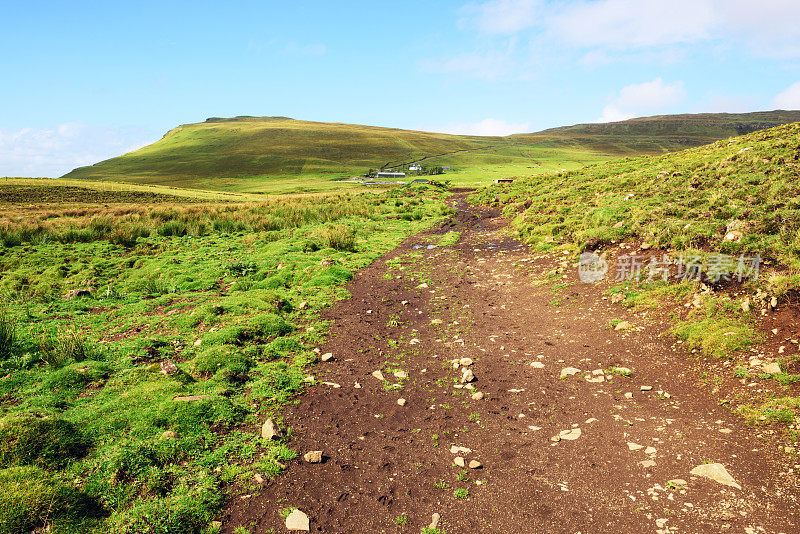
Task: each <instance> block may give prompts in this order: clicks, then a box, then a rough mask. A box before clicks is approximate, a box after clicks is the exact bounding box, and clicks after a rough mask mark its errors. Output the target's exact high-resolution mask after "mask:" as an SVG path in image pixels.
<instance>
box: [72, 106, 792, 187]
mask: <svg viewBox="0 0 800 534" xmlns="http://www.w3.org/2000/svg"><path fill="white" fill-rule="evenodd" d="M791 120H800V112H765V113H754V114H743V115H680V116H674V117H672V116H666V117H650V118H644V119H633V120H630V121H624V122H620V123H612V124H598V125H577V126H571V127H566V128H557V129H553V130H546V131H544V132H540V133H537V134H524V135H513V136H508V137H474V136H460V135H449V134H439V133H429V132H419V131H410V130H399V129H392V128H380V127H373V126H360V125H352V124H337V123H321V122H309V121H299V120H293V119H289V118H285V117H235V118H231V119H223V118H211V119H208V120H207V121H206V122H203V123H197V124H187V125H183V126H179V127H177V128H175V129H173V130H171V131H169V132H168V133H167V134H166V135H165V136H164V137H163V138H162V139H161V140H159V141H158V142H156V143H153V144H151V145H149V146H146V147H144V148H142V149H140V150H137V151H135V152H131V153H129V154H125V155H122V156H119V157H116V158H112V159H109V160H106V161H102V162H99V163H97V164H95V165H92V166H88V167H80V168H77V169H75V170H73V171H72V172H70V173H68V174H67V175H66V177H68V178H80V179H99V180H116V181H130V182H139V183H158V184H165V185H175V186H184V187H202V188H206V189H239V190H261V191H264V190H270V188H271V187H274V185H275V184H279V185H283V186H286V187H289V188H299V187H303V186H304V185H305V186H308V185H309V184H314V183H317V184H319V183H321V182H330V181H331V180H337V179H340V178H342V177H346V176H350V175H353V174H362V173H364V172H365V171H366V170H367V169H368V168H370V167H384V166H399V165H403V164H408V163H411V162H417V161H422V162H424V163H428V164H433V165H450V166H456V167H459V169H461V170H465V169H477V168H483V167H486V166H506V171H507V174H513V175H517V174H529V173H530V172H531V171H530V170H527V169H531V170H533V171H534V172H542V171H548V170H554V169H561V168H576V167H579V166H582V165H584V164H587V163H594V162H598V161H603V160H608V159H610V158H611V157H614V156H619V155H640V154H660V153H663V152H667V151H672V150H678V149H680V148H685V147H686V146H697V145H700V144H704V143H707V142H709V141H713V140H716V139H720V138H725V137H730V136H732V135H737V134H738V133H740V132H742V131H750V130H756V129H761V128H765V127H769V126H773V125H776V124H781V123H785V122H789V121H791ZM456 181H458V180H457V178H456ZM284 192H285V191H284Z"/></svg>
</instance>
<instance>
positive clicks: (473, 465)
mask: <svg viewBox="0 0 800 534" xmlns="http://www.w3.org/2000/svg"><path fill="white" fill-rule="evenodd" d="M481 467H483V464H482V463H480V462H479V461H478V460H470V461H469V468H470V469H480V468H481Z"/></svg>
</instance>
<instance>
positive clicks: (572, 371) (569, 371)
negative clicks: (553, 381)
mask: <svg viewBox="0 0 800 534" xmlns="http://www.w3.org/2000/svg"><path fill="white" fill-rule="evenodd" d="M580 372H581V370H580V369H576V368H574V367H564V368H563V369H562V370H561V378H566V377H568V376H574V375H576V374H578V373H580Z"/></svg>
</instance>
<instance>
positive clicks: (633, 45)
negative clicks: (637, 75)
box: [459, 0, 800, 62]
mask: <svg viewBox="0 0 800 534" xmlns="http://www.w3.org/2000/svg"><path fill="white" fill-rule="evenodd" d="M459 15H460V20H459V22H460V24H461V25H462V26H466V27H472V28H477V29H478V30H479V31H481V32H482V33H484V34H501V35H509V34H516V33H520V32H523V31H525V30H530V29H532V28H533V29H534V31H536V32H540V33H542V34H543V35H544V36H545V38H546V40H549V41H555V42H561V43H564V44H566V45H569V46H575V47H578V48H600V49H604V48H609V49H613V50H616V51H619V50H631V49H637V48H650V47H663V46H672V45H690V44H695V43H698V42H710V41H716V42H718V43H722V44H725V45H733V46H743V47H745V48H746V49H747V50H749V51H750V52H751V53H753V54H755V55H760V56H767V57H798V56H800V32H799V31H797V21H798V20H800V1H798V0H760V1H759V2H758V3H757V4H756V3H754V2H753V0H646V1H643V0H565V1H561V2H544V1H542V0H489V1H485V2H482V3H470V4H467V5H465V6H464V7H463V8H462V9H461V10H460V12H459ZM597 59H600V60H601V61H602V60H603V59H604V58H602V56H597V57H592V56H589V57H587V58H586V60H587V61H589V62H592V61H596V60H597ZM623 59H624V58H623Z"/></svg>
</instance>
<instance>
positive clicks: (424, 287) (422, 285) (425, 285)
mask: <svg viewBox="0 0 800 534" xmlns="http://www.w3.org/2000/svg"><path fill="white" fill-rule="evenodd" d="M417 289H428V284H426V283H424V282H423V283H421V284H420V285H418V286H417Z"/></svg>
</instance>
